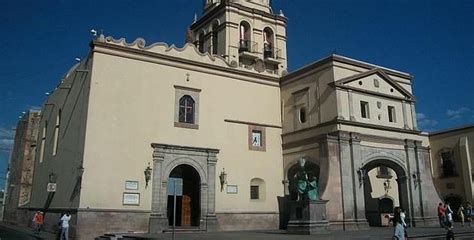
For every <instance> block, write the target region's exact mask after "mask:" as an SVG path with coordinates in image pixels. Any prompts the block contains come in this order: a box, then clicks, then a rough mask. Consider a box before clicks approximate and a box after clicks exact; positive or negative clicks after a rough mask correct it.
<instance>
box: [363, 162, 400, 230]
mask: <svg viewBox="0 0 474 240" xmlns="http://www.w3.org/2000/svg"><path fill="white" fill-rule="evenodd" d="M364 173H365V176H364V177H363V179H364V202H365V216H366V218H367V222H368V223H369V225H370V226H387V225H388V224H387V220H388V216H389V215H393V209H394V207H398V206H399V207H402V208H403V209H404V210H405V212H406V213H407V215H408V211H409V209H408V190H407V183H406V177H405V176H406V175H405V172H404V170H403V168H401V167H400V166H398V165H397V164H395V163H393V162H391V161H389V160H377V161H373V162H371V163H369V164H368V165H366V166H365V167H364ZM407 220H408V219H407Z"/></svg>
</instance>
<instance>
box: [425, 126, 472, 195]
mask: <svg viewBox="0 0 474 240" xmlns="http://www.w3.org/2000/svg"><path fill="white" fill-rule="evenodd" d="M429 139H430V146H431V161H432V172H433V178H434V182H435V185H436V188H437V190H438V191H439V193H440V194H441V195H442V196H443V197H445V196H447V195H449V194H455V195H458V196H462V197H463V200H465V201H471V202H472V201H473V197H474V196H473V193H474V190H473V188H472V179H471V175H472V172H473V170H472V166H473V164H474V163H473V161H474V159H473V156H474V147H473V146H472V143H474V128H473V127H472V126H471V127H468V128H466V129H459V130H453V131H447V132H444V133H440V134H435V135H430V137H429ZM443 150H448V151H453V153H454V156H453V158H454V161H455V168H456V172H457V174H458V175H457V176H454V177H443V176H442V172H443V169H442V160H441V155H440V154H441V152H442V151H443Z"/></svg>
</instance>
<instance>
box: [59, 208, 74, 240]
mask: <svg viewBox="0 0 474 240" xmlns="http://www.w3.org/2000/svg"><path fill="white" fill-rule="evenodd" d="M70 220H71V214H70V213H69V212H67V213H66V214H64V216H62V217H61V220H60V221H61V238H60V240H63V239H64V240H68V239H69V221H70Z"/></svg>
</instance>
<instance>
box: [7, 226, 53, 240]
mask: <svg viewBox="0 0 474 240" xmlns="http://www.w3.org/2000/svg"><path fill="white" fill-rule="evenodd" d="M0 229H7V230H11V231H14V232H19V233H23V234H24V235H28V236H30V237H32V238H35V239H48V240H51V239H56V235H55V234H53V233H49V232H45V231H42V232H40V233H35V232H33V229H32V228H29V227H24V226H18V225H12V224H9V223H6V222H0Z"/></svg>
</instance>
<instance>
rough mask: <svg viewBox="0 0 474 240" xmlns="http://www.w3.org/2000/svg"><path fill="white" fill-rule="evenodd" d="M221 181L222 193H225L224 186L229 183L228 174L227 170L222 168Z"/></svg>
mask: <svg viewBox="0 0 474 240" xmlns="http://www.w3.org/2000/svg"><path fill="white" fill-rule="evenodd" d="M219 180H220V182H221V192H222V191H224V184H226V183H227V173H226V172H225V169H224V168H222V172H221V174H220V175H219Z"/></svg>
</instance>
